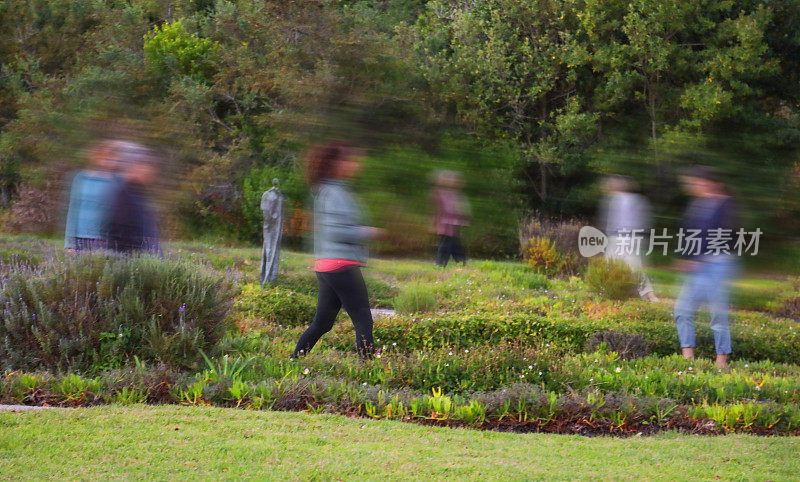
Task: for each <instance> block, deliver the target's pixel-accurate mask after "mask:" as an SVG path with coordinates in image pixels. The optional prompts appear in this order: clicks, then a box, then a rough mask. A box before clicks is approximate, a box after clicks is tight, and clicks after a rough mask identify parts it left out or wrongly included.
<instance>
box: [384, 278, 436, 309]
mask: <svg viewBox="0 0 800 482" xmlns="http://www.w3.org/2000/svg"><path fill="white" fill-rule="evenodd" d="M438 306H439V303H438V301H437V300H436V293H434V292H433V290H432V289H431V287H430V286H428V285H425V284H422V283H411V284H408V285H406V286H405V287H403V288H402V289H401V290H400V293H399V294H398V295H397V296H395V297H394V309H395V310H397V312H398V313H406V314H410V313H428V312H431V311H436V309H437V308H438Z"/></svg>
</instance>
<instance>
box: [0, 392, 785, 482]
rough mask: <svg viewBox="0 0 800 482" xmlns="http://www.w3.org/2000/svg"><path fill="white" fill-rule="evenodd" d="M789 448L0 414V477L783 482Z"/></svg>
mask: <svg viewBox="0 0 800 482" xmlns="http://www.w3.org/2000/svg"><path fill="white" fill-rule="evenodd" d="M798 450H800V439H798V438H781V437H756V436H750V435H729V436H725V437H699V436H689V435H677V434H675V433H671V432H666V433H662V434H659V435H656V436H653V437H631V438H625V439H620V438H611V437H599V438H586V437H579V436H563V435H545V434H511V433H496V432H479V431H473V430H468V429H448V428H438V427H425V426H420V425H416V424H405V423H401V422H394V421H375V420H363V419H350V418H346V417H342V416H337V415H327V414H323V415H310V414H305V413H288V412H252V411H242V410H232V409H224V408H211V407H177V406H155V407H153V406H132V407H127V408H124V407H115V406H112V407H95V408H82V409H70V410H58V411H56V410H49V411H37V412H25V413H8V412H6V413H0V478H5V479H52V478H56V479H82V480H92V479H112V478H113V479H117V478H125V479H141V478H148V479H176V478H184V477H192V478H202V479H206V478H208V479H211V478H213V479H229V480H233V479H269V480H283V479H294V480H298V479H300V480H332V479H344V480H385V479H390V480H391V479H431V478H448V479H456V478H457V479H470V480H499V479H506V480H522V479H542V480H574V479H579V478H580V479H629V480H631V479H637V480H642V479H663V478H666V479H669V480H699V479H702V480H710V479H715V478H721V479H723V480H731V479H736V480H791V479H795V478H796V477H797V474H798V471H800V459H798V458H797V453H798Z"/></svg>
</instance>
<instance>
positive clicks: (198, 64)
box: [144, 20, 219, 80]
mask: <svg viewBox="0 0 800 482" xmlns="http://www.w3.org/2000/svg"><path fill="white" fill-rule="evenodd" d="M218 50H219V44H218V43H217V42H214V41H211V40H209V39H204V38H200V37H198V36H196V35H194V34H191V33H189V32H187V31H186V29H185V28H184V26H183V22H181V21H180V20H177V21H175V22H172V23H165V24H163V25H161V26H160V27H159V26H158V25H156V26H155V27H153V30H152V31H150V32H148V33H147V34H145V36H144V56H145V59H146V60H147V62H148V63H149V64H150V65H152V66H153V68H154V69H155V70H156V71H157V72H159V73H160V74H162V75H170V74H172V75H175V74H177V75H185V76H189V77H192V78H194V79H195V80H205V79H209V78H210V77H211V75H212V74H213V72H214V68H215V64H216V59H217V52H218Z"/></svg>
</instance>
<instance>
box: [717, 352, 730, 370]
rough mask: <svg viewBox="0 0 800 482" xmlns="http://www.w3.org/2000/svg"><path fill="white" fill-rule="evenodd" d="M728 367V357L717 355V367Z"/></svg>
mask: <svg viewBox="0 0 800 482" xmlns="http://www.w3.org/2000/svg"><path fill="white" fill-rule="evenodd" d="M726 366H728V355H717V367H719V368H725V367H726Z"/></svg>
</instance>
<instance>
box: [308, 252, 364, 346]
mask: <svg viewBox="0 0 800 482" xmlns="http://www.w3.org/2000/svg"><path fill="white" fill-rule="evenodd" d="M317 280H318V281H319V297H318V298H317V312H316V313H315V314H314V320H313V321H312V322H311V325H309V327H308V328H307V329H306V331H305V332H303V334H302V335H300V339H299V340H298V341H297V347H295V349H294V353H293V354H292V358H297V357H298V356H300V355H303V354H306V353H308V352H309V351H310V350H311V349H312V348H314V345H316V343H317V341H319V339H320V338H321V337H322V335H324V334H325V333H327V332H329V331H330V330H331V328H333V324H334V322H335V321H336V315H338V314H339V310H340V309H341V308H342V306H344V309H345V311H347V314H348V315H349V316H350V319H351V320H353V326H354V327H355V329H356V350H357V351H358V356H360V357H361V358H369V357H371V356H372V353H373V349H374V347H373V341H372V313H371V312H370V309H369V297H368V296H367V285H366V284H365V283H364V277H363V276H361V269H360V268H358V267H353V268H348V269H345V270H343V271H336V272H332V273H317Z"/></svg>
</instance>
